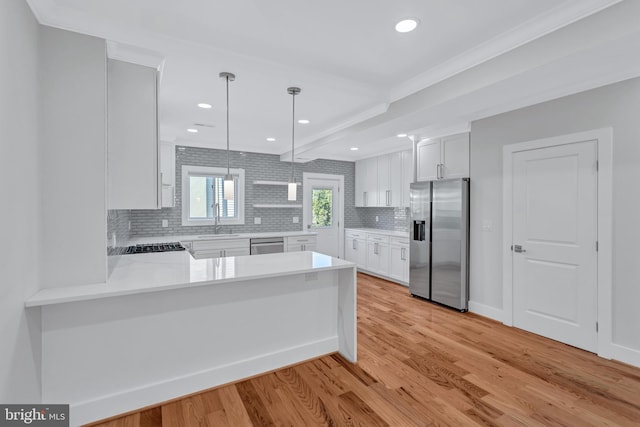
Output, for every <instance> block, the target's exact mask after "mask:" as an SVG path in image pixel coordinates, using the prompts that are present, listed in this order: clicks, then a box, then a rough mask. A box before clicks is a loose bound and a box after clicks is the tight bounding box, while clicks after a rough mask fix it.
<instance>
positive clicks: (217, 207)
mask: <svg viewBox="0 0 640 427" xmlns="http://www.w3.org/2000/svg"><path fill="white" fill-rule="evenodd" d="M214 209H215V210H216V216H215V218H214V221H213V234H218V231H220V229H221V228H222V226H221V225H219V224H218V222H219V221H220V203H217V202H216V204H215V205H214Z"/></svg>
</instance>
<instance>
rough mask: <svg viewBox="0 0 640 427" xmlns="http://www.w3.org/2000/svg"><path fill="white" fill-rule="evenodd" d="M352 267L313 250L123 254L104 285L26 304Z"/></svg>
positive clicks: (49, 292)
mask: <svg viewBox="0 0 640 427" xmlns="http://www.w3.org/2000/svg"><path fill="white" fill-rule="evenodd" d="M277 235H278V236H280V235H282V233H278V234H277ZM296 235H300V233H298V234H296ZM350 267H355V264H354V263H352V262H349V261H345V260H342V259H338V258H333V257H331V256H328V255H323V254H319V253H316V252H286V253H277V254H265V255H253V256H239V257H226V258H208V259H194V258H193V257H192V256H191V255H190V254H189V253H188V252H187V251H179V252H162V253H147V254H136V255H123V256H122V258H121V259H120V261H119V262H118V264H117V265H116V267H115V268H114V270H113V272H112V273H111V277H110V278H109V281H108V282H107V283H98V284H89V285H82V286H68V287H61V288H49V289H43V290H41V291H39V292H38V293H37V294H35V295H34V296H32V297H31V298H29V299H28V300H27V301H26V302H25V306H26V307H36V306H43V305H49V304H60V303H66V302H73V301H85V300H93V299H99V298H107V297H114V296H121V295H132V294H141V293H148V292H158V291H165V290H170V289H182V288H189V287H195V286H207V285H216V284H221V283H228V282H237V281H242V280H252V279H261V278H266V277H278V276H288V275H294V274H303V273H313V272H316V271H325V270H338V269H343V268H350Z"/></svg>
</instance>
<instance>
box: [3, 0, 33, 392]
mask: <svg viewBox="0 0 640 427" xmlns="http://www.w3.org/2000/svg"><path fill="white" fill-rule="evenodd" d="M0 58H2V60H0V138H1V139H0V182H1V183H2V185H0V206H1V208H0V223H1V224H2V226H1V228H0V236H1V237H2V245H1V246H0V402H2V403H37V402H39V401H40V359H41V344H40V334H41V330H40V312H39V310H35V311H32V310H30V311H29V312H26V311H25V309H24V300H25V299H26V298H27V297H29V296H31V295H33V294H34V293H35V292H36V291H37V289H38V282H39V280H38V278H39V264H40V255H39V251H38V248H39V246H40V244H41V242H42V239H41V234H42V227H41V217H40V197H39V192H40V182H39V180H38V177H39V174H38V168H39V164H38V76H37V66H38V24H37V23H36V20H35V19H34V17H33V15H32V13H31V10H30V9H29V7H28V6H27V4H26V2H24V1H16V0H10V1H0Z"/></svg>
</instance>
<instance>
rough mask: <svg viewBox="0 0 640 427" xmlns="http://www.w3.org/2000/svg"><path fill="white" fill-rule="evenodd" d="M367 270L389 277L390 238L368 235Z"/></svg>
mask: <svg viewBox="0 0 640 427" xmlns="http://www.w3.org/2000/svg"><path fill="white" fill-rule="evenodd" d="M367 270H369V271H371V272H372V273H377V274H381V275H383V276H388V275H389V236H384V235H379V234H367Z"/></svg>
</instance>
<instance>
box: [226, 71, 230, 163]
mask: <svg viewBox="0 0 640 427" xmlns="http://www.w3.org/2000/svg"><path fill="white" fill-rule="evenodd" d="M225 78H226V80H227V175H230V173H229V76H226V77H225Z"/></svg>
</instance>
